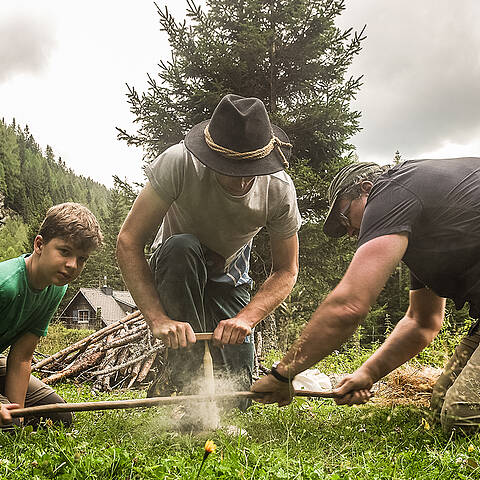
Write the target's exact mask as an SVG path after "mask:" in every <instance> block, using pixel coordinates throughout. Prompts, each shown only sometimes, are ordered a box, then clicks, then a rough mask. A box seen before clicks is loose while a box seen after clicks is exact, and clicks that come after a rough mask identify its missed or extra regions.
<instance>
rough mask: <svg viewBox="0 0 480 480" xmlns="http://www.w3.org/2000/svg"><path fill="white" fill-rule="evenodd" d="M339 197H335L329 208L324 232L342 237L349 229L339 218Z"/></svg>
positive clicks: (334, 236) (329, 235)
mask: <svg viewBox="0 0 480 480" xmlns="http://www.w3.org/2000/svg"><path fill="white" fill-rule="evenodd" d="M337 199H338V197H335V199H334V200H333V202H332V204H331V205H330V209H329V210H328V214H327V219H326V220H325V223H324V224H323V233H324V234H325V235H327V236H328V237H331V238H340V237H343V236H345V235H346V234H347V229H346V228H345V226H343V225H342V224H341V223H340V222H339V221H338V218H337V209H336V203H337Z"/></svg>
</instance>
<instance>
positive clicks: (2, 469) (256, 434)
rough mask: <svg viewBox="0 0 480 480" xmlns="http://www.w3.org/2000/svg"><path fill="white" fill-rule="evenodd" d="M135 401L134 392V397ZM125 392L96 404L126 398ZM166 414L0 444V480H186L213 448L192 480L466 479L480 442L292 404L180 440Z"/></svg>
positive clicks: (89, 418) (479, 454) (46, 431)
mask: <svg viewBox="0 0 480 480" xmlns="http://www.w3.org/2000/svg"><path fill="white" fill-rule="evenodd" d="M58 391H59V393H60V394H62V395H63V396H64V397H65V398H66V400H68V401H81V400H84V401H85V400H89V399H91V398H90V397H89V390H88V388H87V387H82V388H79V387H76V386H74V385H71V384H70V385H68V384H65V385H61V386H60V387H59V388H58ZM136 393H137V394H138V392H136ZM134 395H135V392H120V393H117V394H115V395H111V394H110V395H102V396H101V399H105V398H112V399H115V398H118V397H119V396H122V398H130V397H132V396H134ZM169 415H170V411H169V409H163V410H162V409H142V410H140V409H136V410H119V411H109V412H88V413H87V412H86V413H78V414H76V422H75V425H74V427H73V428H63V427H50V428H47V427H45V428H41V429H39V430H38V431H36V432H34V431H31V430H30V429H29V428H25V429H24V430H20V429H18V430H16V432H15V433H13V434H12V433H10V434H9V433H3V434H0V447H1V450H0V452H1V453H0V455H1V459H0V478H2V479H3V478H8V479H24V478H31V479H50V478H56V479H158V478H162V479H194V478H195V475H196V472H197V469H198V467H199V466H200V463H201V460H202V458H203V453H204V450H203V446H204V443H205V440H206V439H207V438H208V439H212V440H213V441H214V442H215V443H216V444H217V453H216V454H212V455H211V456H210V457H209V459H208V460H207V462H206V465H205V467H204V469H203V471H202V475H201V477H200V478H205V479H207V478H224V479H237V478H238V479H272V480H274V479H330V480H343V479H368V480H373V479H379V480H380V479H398V480H400V479H412V478H414V479H427V478H428V479H445V480H446V479H452V478H455V479H474V478H478V477H479V475H480V468H479V467H478V464H480V435H479V434H475V435H470V436H468V437H467V436H463V435H459V434H457V435H456V436H450V437H449V436H445V435H444V434H443V433H442V432H441V430H439V429H437V428H430V427H429V426H428V424H427V423H426V422H425V419H426V417H427V411H426V410H424V409H419V408H412V407H395V408H389V407H376V406H373V405H372V406H363V407H354V408H348V407H337V406H334V405H333V404H332V403H331V402H330V401H327V400H320V401H311V400H303V399H296V400H295V402H294V403H293V404H291V405H290V406H288V407H285V408H282V409H278V408H277V407H275V406H265V407H264V406H260V405H258V404H257V405H254V406H253V407H251V408H250V409H249V410H248V411H247V412H246V413H240V412H233V413H230V414H229V415H228V417H227V418H224V422H227V423H229V424H234V425H237V426H239V427H241V428H243V429H244V430H245V431H246V432H247V434H246V435H233V436H231V435H228V434H227V433H226V432H225V431H223V430H221V429H220V430H218V431H215V432H211V433H209V434H200V435H190V434H189V435H186V434H180V433H179V432H177V431H175V430H174V429H162V428H160V427H159V425H161V424H162V421H163V420H165V418H166V417H169Z"/></svg>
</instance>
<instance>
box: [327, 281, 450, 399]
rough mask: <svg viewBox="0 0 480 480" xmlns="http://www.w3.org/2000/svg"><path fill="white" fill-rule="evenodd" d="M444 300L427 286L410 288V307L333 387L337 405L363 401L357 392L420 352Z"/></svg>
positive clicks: (441, 315) (436, 326) (439, 322)
mask: <svg viewBox="0 0 480 480" xmlns="http://www.w3.org/2000/svg"><path fill="white" fill-rule="evenodd" d="M445 303H446V302H445V299H444V298H441V297H439V296H437V295H436V294H435V293H433V292H432V291H431V290H429V289H427V288H421V289H419V290H411V291H410V306H409V307H408V310H407V312H406V314H405V316H404V317H403V318H402V319H401V320H400V321H399V322H398V323H397V325H396V326H395V328H394V329H393V331H392V333H391V334H390V335H389V336H388V338H387V339H386V340H385V342H384V343H383V345H382V346H381V347H380V348H379V349H378V350H377V351H376V352H375V353H374V354H373V355H372V356H371V357H370V358H369V359H368V360H366V361H365V363H364V364H363V365H362V366H361V367H359V368H358V369H357V370H356V371H355V372H354V373H353V374H352V375H348V376H347V377H345V378H344V379H343V380H342V381H341V382H340V383H339V384H338V387H337V389H336V392H337V393H338V394H340V395H342V396H343V398H341V399H339V400H337V403H338V404H348V405H353V404H354V403H364V401H365V398H363V396H362V395H361V394H358V393H357V392H358V391H359V390H362V389H365V390H370V388H371V387H372V385H373V384H374V383H375V382H376V381H378V380H380V378H382V377H384V376H385V375H387V374H388V373H390V372H391V371H393V370H395V369H396V368H397V367H399V366H400V365H402V364H404V363H405V362H406V361H408V360H410V359H411V358H413V357H414V356H415V355H417V353H419V352H421V351H422V350H423V349H424V348H425V347H426V346H427V345H429V344H430V342H431V341H432V340H433V339H434V338H435V336H436V335H437V333H438V332H439V331H440V328H441V326H442V323H443V319H444V315H445Z"/></svg>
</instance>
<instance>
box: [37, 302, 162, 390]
mask: <svg viewBox="0 0 480 480" xmlns="http://www.w3.org/2000/svg"><path fill="white" fill-rule="evenodd" d="M164 350H165V347H164V345H163V343H162V342H161V341H160V340H157V339H155V338H154V337H153V336H152V334H151V333H150V329H149V328H148V326H147V324H146V323H145V321H144V319H143V315H142V314H141V313H140V311H138V310H137V311H136V312H133V313H132V314H130V315H128V316H126V317H125V318H123V319H122V320H119V321H118V322H115V323H112V324H110V325H108V326H107V327H105V328H102V329H101V330H98V331H96V332H94V333H92V334H91V335H89V336H88V337H85V338H83V339H82V340H79V341H78V342H76V343H74V344H73V345H70V346H69V347H67V348H65V349H63V350H61V351H59V352H57V353H55V354H54V355H51V356H48V357H46V358H44V359H42V360H40V361H37V362H36V363H35V364H34V365H33V366H32V371H36V372H38V373H40V375H41V377H42V381H43V382H45V383H46V384H48V385H52V384H55V383H56V382H59V381H63V380H65V379H74V380H75V381H76V382H79V383H81V382H87V381H88V382H92V388H93V389H94V390H97V391H105V390H111V389H112V388H121V387H125V388H130V387H139V386H142V382H146V381H148V379H147V376H148V375H149V373H150V371H151V370H152V369H153V368H158V367H159V366H162V365H163V362H162V360H163V353H164Z"/></svg>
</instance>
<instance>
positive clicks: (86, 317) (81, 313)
mask: <svg viewBox="0 0 480 480" xmlns="http://www.w3.org/2000/svg"><path fill="white" fill-rule="evenodd" d="M89 321H90V311H89V310H78V323H89Z"/></svg>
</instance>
